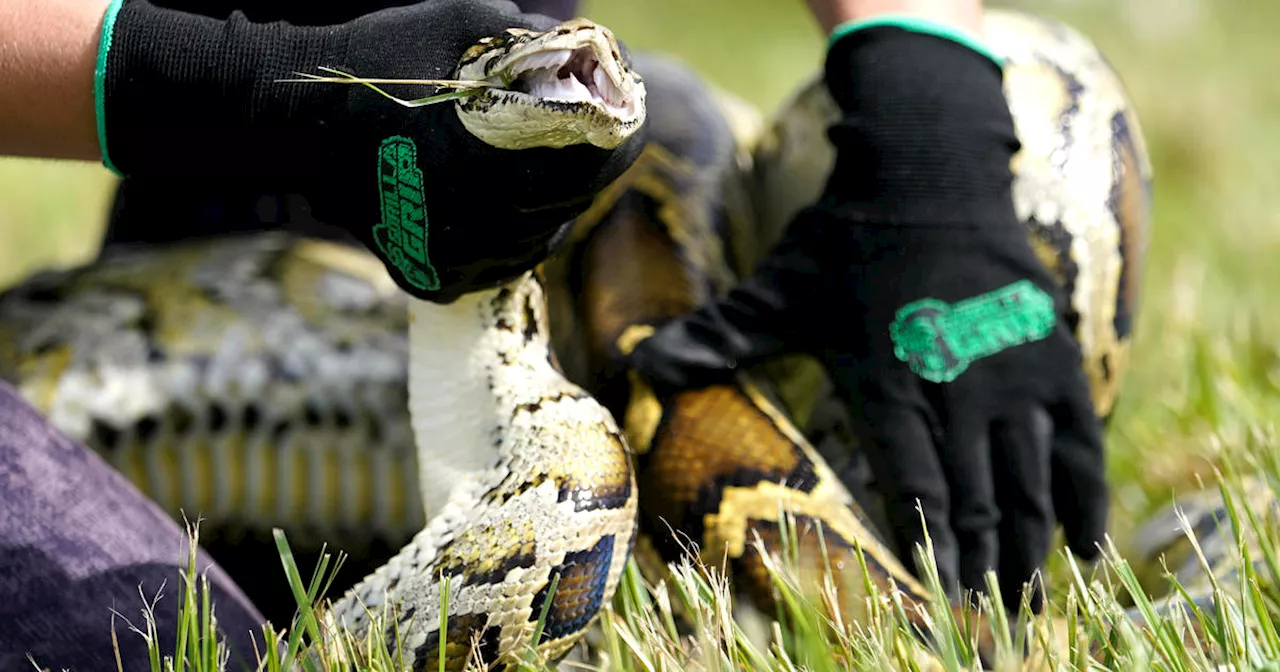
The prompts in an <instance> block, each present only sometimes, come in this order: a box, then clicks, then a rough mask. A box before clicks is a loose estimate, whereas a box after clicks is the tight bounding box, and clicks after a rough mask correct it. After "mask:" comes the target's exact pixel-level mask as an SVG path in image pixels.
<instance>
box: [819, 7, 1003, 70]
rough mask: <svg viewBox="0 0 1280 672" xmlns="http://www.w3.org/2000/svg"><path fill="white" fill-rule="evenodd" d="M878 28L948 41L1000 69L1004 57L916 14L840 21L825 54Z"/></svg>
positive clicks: (966, 33)
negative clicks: (846, 39)
mask: <svg viewBox="0 0 1280 672" xmlns="http://www.w3.org/2000/svg"><path fill="white" fill-rule="evenodd" d="M878 27H892V28H900V29H902V30H905V31H908V32H913V33H920V34H922V35H930V36H933V37H937V38H941V39H944V40H950V41H951V42H955V43H956V44H959V45H962V46H965V47H968V48H969V49H971V50H973V51H975V52H977V53H979V54H981V55H983V56H985V57H987V58H989V59H991V61H992V62H993V63H995V64H996V66H998V67H1001V68H1003V67H1004V57H1002V56H1000V55H999V54H997V53H996V52H995V51H993V50H992V49H991V47H990V46H988V45H987V44H986V43H985V42H984V41H983V40H982V39H981V37H980V36H979V35H978V34H977V33H975V32H974V31H972V30H968V29H966V28H964V27H961V26H959V25H956V24H954V23H949V22H944V21H938V20H936V19H932V18H929V17H927V16H922V15H919V14H899V13H883V14H876V15H874V16H868V17H858V18H853V19H849V20H847V21H843V22H841V23H839V24H837V25H836V26H835V27H833V28H832V29H831V31H830V33H829V36H828V38H827V50H828V52H829V51H830V50H831V49H833V48H834V47H835V46H836V44H837V43H838V42H839V41H840V40H842V39H844V38H846V37H848V36H849V35H852V34H854V33H856V32H858V31H861V30H868V29H871V28H878Z"/></svg>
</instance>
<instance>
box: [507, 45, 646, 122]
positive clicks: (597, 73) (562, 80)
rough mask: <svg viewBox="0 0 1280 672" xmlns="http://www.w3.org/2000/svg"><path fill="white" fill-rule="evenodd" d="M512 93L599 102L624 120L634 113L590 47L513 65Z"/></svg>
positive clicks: (557, 51)
mask: <svg viewBox="0 0 1280 672" xmlns="http://www.w3.org/2000/svg"><path fill="white" fill-rule="evenodd" d="M509 73H510V74H512V75H514V76H515V78H514V80H513V81H512V83H511V85H510V86H511V90H513V91H518V92H520V93H526V94H529V95H531V96H536V97H538V98H543V99H546V100H555V101H561V102H566V103H596V104H599V105H603V106H605V107H606V108H607V110H608V111H609V112H610V113H613V114H617V115H619V116H621V117H630V116H634V114H635V109H634V108H635V106H634V104H633V103H632V101H631V99H630V98H629V97H628V96H626V95H625V94H623V92H622V90H621V89H620V88H618V85H617V84H616V83H615V82H614V81H613V78H612V77H610V76H609V73H608V72H607V69H606V68H605V67H603V66H602V65H601V63H600V61H599V59H598V58H597V57H596V53H595V51H594V50H593V49H591V48H590V47H582V48H579V49H555V50H552V51H544V52H539V53H536V54H530V55H529V56H525V57H523V58H521V59H520V60H519V61H517V62H516V63H514V64H512V66H511V68H510V70H509Z"/></svg>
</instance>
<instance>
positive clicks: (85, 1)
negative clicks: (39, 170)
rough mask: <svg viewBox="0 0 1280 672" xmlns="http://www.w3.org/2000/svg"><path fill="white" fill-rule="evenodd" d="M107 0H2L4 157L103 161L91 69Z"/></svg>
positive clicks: (0, 145) (0, 151) (0, 147)
mask: <svg viewBox="0 0 1280 672" xmlns="http://www.w3.org/2000/svg"><path fill="white" fill-rule="evenodd" d="M109 3H110V0H5V1H3V2H0V155H7V156H33V157H45V158H57V159H83V160H90V161H92V160H100V159H101V157H102V154H101V151H100V150H99V148H98V131H97V121H96V115H95V113H94V96H93V72H94V66H95V64H96V61H97V56H98V40H99V35H100V34H101V32H102V20H103V15H104V13H105V12H106V8H107V5H108V4H109Z"/></svg>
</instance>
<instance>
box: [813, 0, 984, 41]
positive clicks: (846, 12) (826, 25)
mask: <svg viewBox="0 0 1280 672" xmlns="http://www.w3.org/2000/svg"><path fill="white" fill-rule="evenodd" d="M805 1H806V2H807V3H809V9H810V11H812V12H813V16H814V18H816V19H817V20H818V24H819V25H821V26H822V31H823V32H824V33H825V34H827V35H830V34H831V31H832V30H834V29H835V27H836V26H838V25H840V24H842V23H845V22H847V21H856V20H861V19H870V18H873V17H875V16H876V15H879V14H906V15H910V16H917V17H920V18H922V19H927V20H930V21H936V22H938V23H944V24H947V25H950V26H954V27H956V28H959V29H961V30H964V31H967V32H970V33H973V34H974V35H980V34H981V33H982V0H805Z"/></svg>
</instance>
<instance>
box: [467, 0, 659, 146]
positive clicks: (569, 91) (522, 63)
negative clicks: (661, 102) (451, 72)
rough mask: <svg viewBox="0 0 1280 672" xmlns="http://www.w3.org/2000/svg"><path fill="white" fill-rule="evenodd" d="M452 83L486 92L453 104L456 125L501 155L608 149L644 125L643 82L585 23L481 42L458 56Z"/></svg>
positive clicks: (600, 30)
mask: <svg viewBox="0 0 1280 672" xmlns="http://www.w3.org/2000/svg"><path fill="white" fill-rule="evenodd" d="M457 79H460V80H468V81H484V82H487V83H489V84H490V85H491V86H486V87H482V88H480V89H477V90H476V92H475V93H473V94H472V95H469V96H467V97H466V98H464V99H461V100H459V101H457V103H456V104H457V106H458V118H459V119H461V120H462V123H463V124H464V125H465V126H466V127H467V129H468V130H469V131H471V133H472V134H473V135H475V136H476V137H478V138H481V139H482V140H484V141H485V142H486V143H488V144H490V145H492V146H494V147H499V148H502V149H523V148H530V147H566V146H568V145H576V144H584V143H585V144H591V145H595V146H596V147H601V148H605V149H612V148H614V147H617V146H618V145H619V144H621V143H622V142H624V141H625V140H626V139H627V138H629V137H631V136H632V135H633V134H634V133H635V132H636V130H637V129H639V128H640V127H641V125H643V123H644V120H645V88H644V80H643V79H642V78H641V77H640V76H639V75H638V74H637V73H636V72H634V71H633V70H632V69H631V67H630V66H629V65H628V63H627V62H626V60H624V59H623V57H622V47H621V45H619V44H618V42H617V40H616V39H614V37H613V33H612V32H610V31H609V30H608V29H607V28H605V27H604V26H600V25H597V24H595V23H592V22H591V21H589V20H587V19H582V18H578V19H571V20H569V21H566V22H564V23H561V24H559V25H558V26H556V27H555V28H554V29H552V30H546V31H541V32H536V31H531V30H524V29H516V28H511V29H508V30H506V31H505V32H504V33H503V34H501V35H496V36H494V37H491V38H485V39H483V40H481V41H480V42H479V43H477V44H476V45H474V46H473V47H472V48H471V49H468V50H467V52H466V53H465V54H463V56H462V59H461V60H460V61H459V63H458V71H457Z"/></svg>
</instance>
